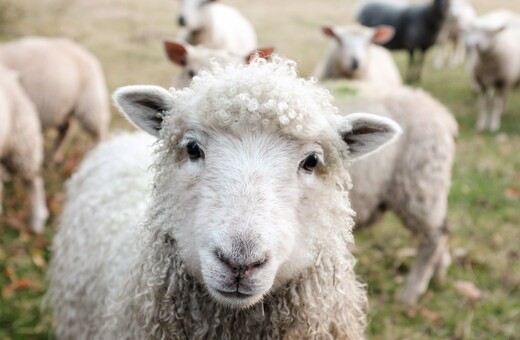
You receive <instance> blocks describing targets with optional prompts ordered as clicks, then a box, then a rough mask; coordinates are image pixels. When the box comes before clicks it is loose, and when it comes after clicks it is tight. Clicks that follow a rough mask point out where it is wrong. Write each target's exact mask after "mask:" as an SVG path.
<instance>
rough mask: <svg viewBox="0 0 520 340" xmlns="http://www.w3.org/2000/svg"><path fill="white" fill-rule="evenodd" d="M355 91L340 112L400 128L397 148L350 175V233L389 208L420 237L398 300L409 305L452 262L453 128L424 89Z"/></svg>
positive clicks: (360, 87)
mask: <svg viewBox="0 0 520 340" xmlns="http://www.w3.org/2000/svg"><path fill="white" fill-rule="evenodd" d="M329 86H330V87H331V88H334V87H332V86H331V85H329ZM334 86H336V89H337V88H338V86H344V83H343V84H342V83H336V84H335V85H334ZM356 86H357V87H358V92H357V93H356V95H354V96H350V97H347V98H344V99H338V101H337V103H336V104H337V105H338V106H339V107H340V110H342V112H345V113H349V112H353V111H356V110H359V109H362V110H367V111H369V112H373V113H376V114H380V115H383V116H386V117H389V118H391V119H393V120H395V121H396V122H397V123H399V125H400V126H401V127H402V129H403V133H402V134H401V135H400V136H399V138H398V139H397V142H396V143H393V144H392V145H390V146H388V147H386V148H385V149H384V151H382V152H377V153H375V154H374V155H372V156H370V157H367V158H364V159H362V160H360V161H358V162H355V163H354V164H353V165H352V168H351V169H350V174H351V177H352V184H353V188H352V190H351V192H350V193H351V196H350V200H351V203H352V208H353V209H354V211H355V212H356V217H355V222H356V228H360V227H363V226H367V225H371V224H373V223H375V222H376V221H377V220H378V219H379V217H381V216H382V215H383V213H384V212H385V211H387V210H391V211H393V212H395V213H396V214H397V216H398V217H399V218H400V219H401V221H402V223H403V224H404V226H405V227H406V228H407V229H409V230H410V231H411V232H412V233H413V234H414V236H416V237H417V238H418V241H419V245H418V248H417V256H416V258H415V261H414V262H413V264H412V267H411V270H410V273H409V274H408V277H407V280H406V284H405V287H404V289H403V290H402V292H401V294H400V297H399V299H400V301H401V302H403V303H405V304H414V303H416V301H417V299H418V298H419V296H420V295H421V294H423V293H424V292H425V291H426V289H427V288H428V284H429V282H430V279H431V278H432V276H433V275H434V273H436V274H437V276H438V277H439V278H440V279H443V278H444V276H445V274H446V271H447V268H448V266H449V264H450V263H451V258H450V253H449V250H448V243H447V241H448V234H447V224H446V216H447V205H448V194H449V190H450V183H451V169H452V164H453V159H454V156H455V137H456V135H457V130H458V127H457V122H456V121H455V119H454V118H453V116H452V115H451V113H450V112H449V111H448V110H447V109H446V108H445V107H444V106H443V105H441V104H440V103H439V102H438V101H436V100H434V99H433V98H432V97H431V96H430V95H428V94H427V93H425V92H424V91H422V90H419V89H411V88H408V87H384V86H377V85H372V84H359V83H358V84H356ZM341 93H345V91H341Z"/></svg>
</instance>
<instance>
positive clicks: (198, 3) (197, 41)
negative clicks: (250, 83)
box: [178, 0, 258, 55]
mask: <svg viewBox="0 0 520 340" xmlns="http://www.w3.org/2000/svg"><path fill="white" fill-rule="evenodd" d="M178 21H179V25H180V26H181V27H182V28H183V29H182V30H181V32H180V34H179V36H180V39H181V40H184V41H186V42H187V43H189V44H191V45H203V46H206V47H209V48H214V49H221V50H226V51H228V52H230V53H232V54H235V55H246V54H247V53H249V52H251V51H252V50H254V49H255V48H256V47H257V44H258V43H257V37H256V32H255V30H254V28H253V26H252V25H251V23H250V22H249V21H248V20H247V19H246V18H245V17H244V16H243V15H242V14H241V13H240V12H239V11H238V10H237V9H235V8H233V7H231V6H228V5H224V4H221V3H219V2H217V1H212V0H182V1H181V13H180V15H179V20H178Z"/></svg>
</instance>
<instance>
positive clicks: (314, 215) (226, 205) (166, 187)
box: [50, 56, 400, 339]
mask: <svg viewBox="0 0 520 340" xmlns="http://www.w3.org/2000/svg"><path fill="white" fill-rule="evenodd" d="M114 99H115V102H116V103H117V105H118V106H119V108H120V110H121V111H122V112H123V113H124V114H125V115H126V116H127V118H128V119H129V120H130V121H131V122H133V123H134V124H135V125H136V126H138V127H139V128H141V129H142V130H144V131H146V132H148V133H149V134H151V135H152V136H155V137H156V138H158V141H157V142H155V144H154V145H155V150H154V151H151V150H150V149H149V148H148V147H147V146H146V145H145V143H144V142H133V141H131V140H123V141H120V142H119V141H118V140H111V141H108V142H106V144H102V145H101V146H100V147H99V148H98V149H96V150H95V151H94V152H92V153H91V154H90V156H87V158H86V160H85V161H84V162H83V164H82V165H81V166H80V168H79V170H78V172H77V173H76V174H75V175H73V177H72V179H71V181H70V182H69V183H68V193H67V197H68V198H67V200H66V203H65V205H64V211H63V214H62V216H61V219H60V224H59V227H58V232H57V234H56V237H55V239H54V242H53V259H52V263H51V269H50V271H51V283H50V298H51V302H52V304H53V309H54V325H55V330H56V334H57V336H58V337H59V338H62V339H72V338H74V339H81V338H100V339H128V338H131V339H157V338H169V339H178V338H183V339H212V338H219V339H231V338H233V339H236V338H244V339H266V338H277V339H280V338H288V339H310V338H319V339H322V338H323V339H324V338H338V339H361V338H363V329H364V327H365V324H366V316H365V314H366V308H367V306H366V303H367V299H366V291H365V289H364V285H363V284H361V283H360V282H359V281H358V280H357V279H356V277H355V274H354V270H353V267H354V263H355V260H354V257H353V256H352V254H351V253H350V252H349V250H348V248H349V246H351V245H352V242H353V238H352V234H351V229H352V224H353V221H352V214H353V211H352V210H351V208H350V203H349V200H348V191H346V190H344V189H347V188H348V187H349V186H350V179H349V175H348V166H349V164H350V162H351V161H355V160H356V159H359V158H361V157H363V156H365V155H367V154H368V153H370V152H371V151H374V150H376V149H378V148H380V147H381V146H382V145H384V144H388V143H390V142H391V141H393V140H394V138H395V136H396V135H397V134H398V133H399V131H400V128H399V126H398V125H397V124H396V123H395V122H393V121H392V120H390V119H388V118H384V117H378V116H375V115H370V114H363V113H358V114H352V115H350V116H347V117H341V116H339V115H337V114H336V109H335V107H334V106H332V104H331V100H332V98H331V96H330V94H329V92H328V91H326V90H324V89H320V88H319V87H318V86H317V85H315V81H314V80H312V79H311V80H304V79H301V78H298V77H297V76H296V69H295V63H294V62H292V61H290V60H286V59H282V58H280V57H277V56H274V57H273V58H272V60H271V61H269V62H268V61H265V60H263V59H260V58H258V59H255V60H253V61H252V63H251V64H250V65H231V64H227V65H219V64H214V65H212V66H211V68H210V69H209V70H204V71H202V72H201V73H200V74H199V76H198V77H195V78H194V79H193V81H192V83H191V85H190V87H189V88H184V89H182V90H174V89H171V90H170V92H168V91H166V90H164V89H162V88H160V87H156V86H129V87H125V88H122V89H119V90H117V91H116V93H115V95H114ZM122 138H126V137H122ZM147 148H148V154H149V155H150V156H145V154H146V149H147ZM143 149H144V150H145V151H144V152H143V151H142V150H143ZM128 150H131V152H130V151H128ZM134 154H136V155H135V156H134ZM151 155H155V156H154V158H155V160H154V161H151V160H150V158H151V157H152V156H151ZM150 164H153V165H152V166H151V167H150V166H149V165H150ZM106 169H110V170H111V171H110V172H108V171H106ZM152 178H153V180H152ZM136 182H137V183H136ZM150 183H152V184H150Z"/></svg>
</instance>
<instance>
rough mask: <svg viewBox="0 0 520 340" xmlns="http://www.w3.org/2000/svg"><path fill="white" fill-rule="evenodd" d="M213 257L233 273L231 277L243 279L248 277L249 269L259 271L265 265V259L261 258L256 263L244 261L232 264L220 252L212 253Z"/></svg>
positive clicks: (232, 262)
mask: <svg viewBox="0 0 520 340" xmlns="http://www.w3.org/2000/svg"><path fill="white" fill-rule="evenodd" d="M214 254H215V257H216V258H217V259H218V260H219V261H220V262H222V264H224V265H225V266H226V267H227V268H228V269H229V270H230V271H231V273H233V275H235V276H237V277H244V276H247V275H248V272H250V271H251V269H259V268H261V267H262V266H263V265H265V263H266V262H267V259H268V258H267V257H264V258H262V259H261V260H257V261H246V262H242V263H239V262H234V261H232V260H230V259H229V258H228V257H227V256H225V255H224V254H223V253H222V251H220V250H215V252H214Z"/></svg>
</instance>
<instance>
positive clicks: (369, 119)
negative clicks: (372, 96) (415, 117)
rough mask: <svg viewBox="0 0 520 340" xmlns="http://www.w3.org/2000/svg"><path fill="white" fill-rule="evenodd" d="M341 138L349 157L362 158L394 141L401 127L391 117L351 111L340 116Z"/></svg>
mask: <svg viewBox="0 0 520 340" xmlns="http://www.w3.org/2000/svg"><path fill="white" fill-rule="evenodd" d="M340 126H347V127H348V128H347V130H346V131H340V133H341V138H342V139H343V141H344V142H345V143H347V145H348V147H349V150H350V158H351V159H353V160H356V159H359V158H362V157H364V156H366V155H368V154H370V153H372V152H374V151H376V150H378V149H379V148H381V147H383V146H384V145H386V144H388V143H390V142H392V141H394V140H395V139H396V138H397V137H398V136H399V135H400V134H401V131H402V130H401V127H400V126H399V125H398V124H397V123H396V122H395V121H393V120H392V119H390V118H386V117H382V116H378V115H374V114H370V113H352V114H349V115H347V116H345V117H343V118H341V121H340Z"/></svg>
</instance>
